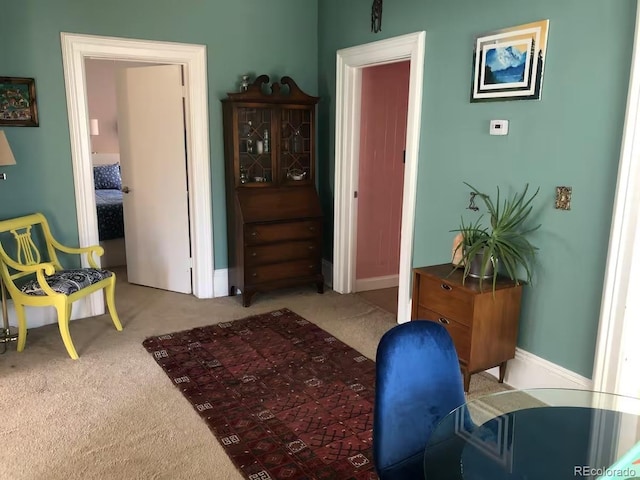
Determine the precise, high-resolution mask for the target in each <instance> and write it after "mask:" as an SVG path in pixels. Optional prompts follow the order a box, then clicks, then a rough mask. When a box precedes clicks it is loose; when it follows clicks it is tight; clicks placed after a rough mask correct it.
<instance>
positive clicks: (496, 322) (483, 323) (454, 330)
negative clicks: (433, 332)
mask: <svg viewBox="0 0 640 480" xmlns="http://www.w3.org/2000/svg"><path fill="white" fill-rule="evenodd" d="M413 272H414V277H413V297H412V309H411V319H412V320H417V319H421V320H431V321H434V322H438V323H440V324H442V325H444V327H445V328H446V329H447V331H448V332H449V334H450V335H451V337H452V338H453V343H454V344H455V347H456V350H457V352H458V359H459V360H460V369H461V370H462V373H463V375H464V390H465V392H468V391H469V381H470V378H471V374H473V373H477V372H481V371H484V370H487V369H489V368H493V367H496V366H499V367H500V379H499V381H500V382H503V381H504V374H505V371H506V368H507V361H508V360H510V359H512V358H513V357H514V356H515V353H516V341H517V337H518V320H519V317H520V299H521V297H522V285H514V282H513V280H510V279H508V278H505V277H500V278H498V281H497V284H496V291H495V295H494V293H493V290H492V282H491V279H489V280H485V281H484V282H483V288H482V291H481V290H480V286H479V284H478V281H477V280H475V279H472V278H470V277H468V278H467V279H466V280H465V282H464V285H463V284H462V269H457V270H456V271H455V272H454V271H453V265H452V264H450V263H446V264H443V265H433V266H429V267H421V268H414V269H413ZM452 272H453V273H452Z"/></svg>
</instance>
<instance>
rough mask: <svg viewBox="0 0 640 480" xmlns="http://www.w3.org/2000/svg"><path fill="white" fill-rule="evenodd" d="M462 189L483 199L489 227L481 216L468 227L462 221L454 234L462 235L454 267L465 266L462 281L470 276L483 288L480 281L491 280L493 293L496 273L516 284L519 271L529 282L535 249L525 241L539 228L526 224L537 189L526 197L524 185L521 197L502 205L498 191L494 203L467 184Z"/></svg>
mask: <svg viewBox="0 0 640 480" xmlns="http://www.w3.org/2000/svg"><path fill="white" fill-rule="evenodd" d="M465 185H467V186H468V187H469V188H471V189H472V190H473V192H474V193H475V194H476V196H477V197H480V198H481V199H482V201H483V203H484V204H485V206H486V207H487V211H488V213H489V216H490V224H489V226H484V225H483V223H482V216H480V217H479V218H478V219H477V220H476V221H475V222H470V223H468V224H466V223H465V222H464V220H462V221H461V223H460V228H458V229H457V230H454V231H456V232H459V233H460V234H461V242H460V243H459V244H458V245H457V246H456V249H462V255H461V259H460V261H459V262H458V263H457V264H456V267H459V266H464V271H463V281H464V280H465V279H466V278H467V277H469V276H471V277H474V278H478V279H479V282H480V287H481V288H482V282H483V280H486V279H489V278H490V279H492V285H493V289H494V290H495V286H496V280H497V278H498V271H499V270H502V272H503V273H504V274H505V275H507V276H508V277H509V278H510V279H511V280H513V281H514V282H515V283H516V284H518V282H519V280H518V268H519V267H522V268H523V269H524V271H525V273H526V280H527V282H529V281H530V280H531V271H532V264H533V259H534V256H535V253H536V251H537V250H538V248H537V247H535V246H533V245H532V244H531V243H530V242H529V240H528V238H527V237H528V236H529V234H531V233H532V232H534V231H535V230H537V229H538V228H540V225H536V226H530V225H529V223H528V220H529V217H530V214H531V211H532V209H533V205H532V202H533V199H534V198H535V197H536V196H537V195H538V192H539V191H540V188H538V189H537V190H536V191H535V192H533V193H532V194H529V184H527V185H525V187H524V190H523V191H521V192H520V193H515V194H514V195H512V196H510V197H506V198H504V200H502V201H501V198H500V188H499V187H497V196H496V201H495V203H494V201H493V200H492V199H491V197H490V196H489V195H487V194H486V193H482V192H480V191H479V190H478V189H477V188H475V187H473V186H472V185H469V184H468V183H466V182H465Z"/></svg>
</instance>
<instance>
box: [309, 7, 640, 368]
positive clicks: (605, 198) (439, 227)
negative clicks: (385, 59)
mask: <svg viewBox="0 0 640 480" xmlns="http://www.w3.org/2000/svg"><path fill="white" fill-rule="evenodd" d="M635 8H636V7H635V2H634V1H632V0H620V1H610V0H561V1H558V0H536V1H514V0H483V1H481V2H479V1H472V0H428V1H424V0H393V1H387V2H385V3H384V12H383V21H382V32H380V33H378V34H373V33H371V31H370V11H371V1H370V0H351V1H349V2H344V1H342V0H320V3H319V38H320V47H319V72H320V76H319V88H320V90H319V95H320V96H321V97H322V98H323V103H322V105H321V108H320V112H321V114H320V122H319V130H320V134H319V136H320V138H321V139H323V140H324V141H323V142H321V143H320V146H321V147H320V148H321V150H320V161H321V178H320V182H321V183H320V185H321V191H322V192H323V198H324V202H325V208H326V209H327V212H331V211H332V209H333V208H332V201H333V183H334V182H333V177H334V145H335V142H334V129H335V122H334V118H335V98H334V97H335V93H334V92H335V62H336V50H338V49H341V48H346V47H351V46H354V45H360V44H364V43H368V42H372V41H375V40H380V39H384V38H388V37H393V36H397V35H401V34H406V33H412V32H418V31H422V30H424V31H426V55H425V71H424V73H425V78H424V93H423V95H424V96H423V102H422V129H421V134H420V154H419V159H418V166H419V172H418V193H417V205H416V224H415V232H414V254H413V265H414V266H422V265H428V264H433V263H444V262H447V261H449V260H450V252H451V241H452V236H453V233H451V232H450V230H451V229H454V228H456V227H457V226H458V224H459V220H460V216H461V214H464V215H465V216H466V217H467V218H475V217H476V216H477V215H478V214H473V215H472V214H471V213H472V212H469V211H468V210H465V207H466V206H467V205H468V203H469V193H468V192H469V189H468V188H467V187H465V186H464V185H463V181H467V182H469V183H471V184H473V185H474V186H476V187H477V188H479V189H480V190H483V191H485V192H487V193H492V194H493V193H495V188H496V186H497V185H499V186H500V187H501V189H502V190H503V191H507V192H508V191H514V190H515V189H520V188H521V187H522V186H524V184H525V183H527V182H528V183H530V184H531V185H533V186H540V194H539V197H538V199H537V202H536V207H537V215H536V216H537V219H538V220H539V222H540V223H541V224H542V227H541V228H540V230H539V231H538V232H536V233H535V235H534V236H533V237H532V238H531V240H532V242H533V243H534V244H535V245H537V246H538V247H539V248H540V252H539V256H538V265H537V267H536V270H535V279H534V283H533V285H532V286H529V287H527V288H526V290H525V296H524V299H523V310H522V316H521V324H520V325H521V327H520V336H519V341H518V344H519V347H520V348H522V349H524V350H526V351H528V352H531V353H533V354H535V355H538V356H540V357H542V358H545V359H547V360H549V361H551V362H554V363H556V364H559V365H561V366H563V367H565V368H568V369H570V370H572V371H574V372H577V373H579V374H581V375H583V376H585V377H589V378H590V377H591V374H592V368H593V357H594V351H595V341H596V336H597V328H598V321H599V318H598V317H599V308H600V301H601V294H602V293H601V292H602V286H603V277H604V269H605V262H606V256H607V247H608V238H609V228H610V223H611V215H612V208H613V198H614V193H615V184H616V175H617V166H618V160H619V151H620V142H621V136H622V129H623V123H624V113H625V102H626V94H627V86H628V79H629V69H630V61H631V52H632V44H633V35H634V23H635ZM541 19H549V20H550V28H549V44H548V50H547V63H546V70H545V76H544V82H543V89H542V100H541V101H513V102H491V103H474V104H472V103H470V102H469V92H470V78H471V63H472V46H473V41H474V37H475V35H477V34H483V33H486V32H491V31H493V30H497V29H501V28H504V27H509V26H515V25H519V24H523V23H528V22H532V21H536V20H541ZM490 119H508V120H509V121H510V126H509V128H510V130H509V135H508V136H507V137H491V136H489V134H488V128H489V120H490ZM559 185H567V186H571V187H573V200H572V206H571V207H572V208H571V210H570V211H561V210H555V209H554V208H553V203H554V195H555V187H556V186H559ZM479 213H482V211H481V212H479ZM330 224H331V221H330V220H329V221H328V225H330ZM330 243H331V238H330V237H329V236H327V249H328V250H329V249H330V248H331V246H330Z"/></svg>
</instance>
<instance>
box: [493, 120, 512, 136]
mask: <svg viewBox="0 0 640 480" xmlns="http://www.w3.org/2000/svg"><path fill="white" fill-rule="evenodd" d="M507 133H509V120H491V122H490V124H489V135H506V134H507Z"/></svg>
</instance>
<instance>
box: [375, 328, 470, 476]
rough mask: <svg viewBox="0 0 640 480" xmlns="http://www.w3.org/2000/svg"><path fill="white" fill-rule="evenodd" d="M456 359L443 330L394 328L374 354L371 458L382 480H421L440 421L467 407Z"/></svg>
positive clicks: (386, 334)
mask: <svg viewBox="0 0 640 480" xmlns="http://www.w3.org/2000/svg"><path fill="white" fill-rule="evenodd" d="M464 402H465V397H464V390H463V386H462V376H461V373H460V365H459V363H458V356H457V354H456V350H455V347H454V345H453V341H452V339H451V336H450V335H449V333H448V332H447V330H446V329H445V328H444V327H443V326H442V325H440V324H438V323H436V322H432V321H427V320H414V321H411V322H407V323H403V324H400V325H397V326H395V327H393V328H392V329H391V330H389V331H388V332H387V333H385V334H384V335H383V337H382V339H381V340H380V344H379V345H378V350H377V354H376V396H375V405H374V413H373V457H374V462H375V465H376V470H377V472H378V475H379V477H380V479H381V480H414V479H415V480H423V479H424V460H423V459H424V449H425V447H426V445H427V442H428V441H429V438H430V437H431V434H432V432H433V430H434V429H435V428H436V426H437V425H438V423H439V422H440V420H442V419H443V418H444V417H445V416H446V415H447V414H449V413H450V412H451V411H453V410H454V409H456V408H457V407H459V406H460V405H462V404H464Z"/></svg>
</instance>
